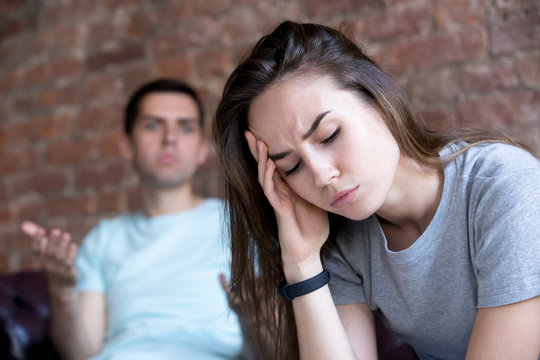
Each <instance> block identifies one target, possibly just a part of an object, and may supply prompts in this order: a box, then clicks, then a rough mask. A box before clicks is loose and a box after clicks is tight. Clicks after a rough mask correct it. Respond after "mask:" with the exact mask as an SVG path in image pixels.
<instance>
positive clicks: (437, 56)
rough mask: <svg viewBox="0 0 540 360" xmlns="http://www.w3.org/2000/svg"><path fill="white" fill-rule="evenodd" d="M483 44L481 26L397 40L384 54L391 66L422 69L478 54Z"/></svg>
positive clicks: (475, 56)
mask: <svg viewBox="0 0 540 360" xmlns="http://www.w3.org/2000/svg"><path fill="white" fill-rule="evenodd" d="M486 46H487V44H486V37H485V33H484V31H483V30H482V28H470V29H467V30H466V31H463V32H460V33H451V34H442V35H439V36H434V37H430V38H427V39H418V40H414V41H411V42H407V43H401V44H398V45H396V46H394V47H393V49H391V50H390V54H388V55H389V56H391V57H392V59H393V60H392V63H391V64H392V65H393V66H400V67H403V68H405V69H411V68H422V67H428V66H435V65H443V64H450V63H454V62H459V61H465V60H472V59H475V58H478V57H482V56H484V55H485V52H486ZM383 56H384V55H383Z"/></svg>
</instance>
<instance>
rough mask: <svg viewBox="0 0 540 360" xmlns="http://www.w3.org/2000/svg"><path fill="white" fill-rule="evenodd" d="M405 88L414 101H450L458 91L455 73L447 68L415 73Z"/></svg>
mask: <svg viewBox="0 0 540 360" xmlns="http://www.w3.org/2000/svg"><path fill="white" fill-rule="evenodd" d="M407 90H408V93H409V94H410V96H411V98H412V99H413V100H414V101H415V103H431V102H434V101H452V100H453V99H454V98H455V97H456V96H457V95H458V94H459V92H460V88H459V84H458V78H457V75H456V73H455V71H453V70H452V69H448V68H443V69H436V70H429V71H420V72H417V73H415V75H414V76H412V77H411V79H410V81H409V83H408V86H407Z"/></svg>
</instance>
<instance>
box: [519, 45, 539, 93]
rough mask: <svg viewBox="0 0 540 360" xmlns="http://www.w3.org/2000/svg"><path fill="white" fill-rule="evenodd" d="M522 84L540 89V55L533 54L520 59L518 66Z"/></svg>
mask: <svg viewBox="0 0 540 360" xmlns="http://www.w3.org/2000/svg"><path fill="white" fill-rule="evenodd" d="M517 68H518V71H519V75H520V77H521V82H522V83H523V84H525V85H527V86H530V87H532V88H536V89H540V53H531V54H527V55H525V57H524V58H522V59H520V60H519V62H518V65H517Z"/></svg>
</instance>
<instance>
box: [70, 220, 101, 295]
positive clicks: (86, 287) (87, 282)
mask: <svg viewBox="0 0 540 360" xmlns="http://www.w3.org/2000/svg"><path fill="white" fill-rule="evenodd" d="M99 228H100V226H99V225H98V226H97V227H95V228H94V229H92V230H91V231H90V232H89V233H88V235H86V237H85V238H84V240H83V242H82V244H81V247H80V249H79V253H78V254H77V259H76V260H75V265H76V267H77V271H78V272H79V282H78V284H77V290H78V291H102V292H104V291H105V281H104V277H103V267H102V259H101V257H100V255H101V251H100V236H99V233H100V230H99Z"/></svg>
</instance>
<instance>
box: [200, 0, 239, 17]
mask: <svg viewBox="0 0 540 360" xmlns="http://www.w3.org/2000/svg"><path fill="white" fill-rule="evenodd" d="M192 6H193V8H192V11H193V13H194V14H196V15H197V16H207V15H219V14H222V13H224V12H226V11H227V10H229V9H230V7H231V0H206V1H193V5H192Z"/></svg>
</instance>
